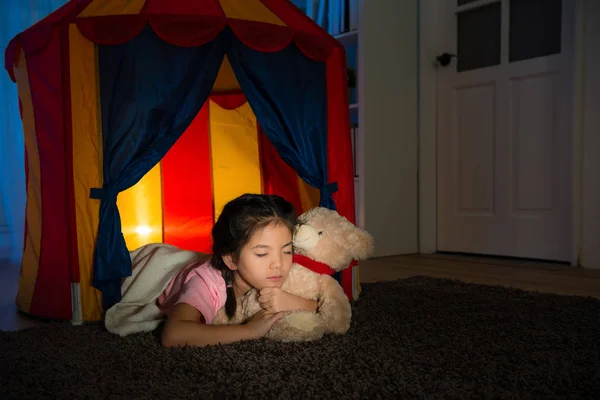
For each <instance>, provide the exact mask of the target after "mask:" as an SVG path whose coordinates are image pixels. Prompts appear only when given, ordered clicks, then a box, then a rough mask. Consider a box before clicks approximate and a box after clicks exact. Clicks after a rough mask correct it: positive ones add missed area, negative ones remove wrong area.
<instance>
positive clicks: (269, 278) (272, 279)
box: [267, 276, 281, 281]
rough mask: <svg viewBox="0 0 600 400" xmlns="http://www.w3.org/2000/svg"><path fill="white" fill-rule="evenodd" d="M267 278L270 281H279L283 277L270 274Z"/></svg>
mask: <svg viewBox="0 0 600 400" xmlns="http://www.w3.org/2000/svg"><path fill="white" fill-rule="evenodd" d="M267 279H268V280H270V281H278V280H280V279H281V276H270V277H268V278H267Z"/></svg>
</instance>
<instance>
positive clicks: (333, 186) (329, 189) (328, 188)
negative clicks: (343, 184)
mask: <svg viewBox="0 0 600 400" xmlns="http://www.w3.org/2000/svg"><path fill="white" fill-rule="evenodd" d="M319 190H320V191H321V193H322V194H324V195H331V194H332V193H335V192H337V191H338V184H337V182H330V183H328V184H326V185H324V186H321V188H320V189H319Z"/></svg>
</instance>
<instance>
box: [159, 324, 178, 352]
mask: <svg viewBox="0 0 600 400" xmlns="http://www.w3.org/2000/svg"><path fill="white" fill-rule="evenodd" d="M160 343H161V345H162V347H163V348H165V349H168V348H171V347H178V346H180V345H181V344H180V343H179V340H178V338H177V335H176V334H175V332H174V330H173V329H168V327H165V329H164V330H163V332H162V335H161V338H160Z"/></svg>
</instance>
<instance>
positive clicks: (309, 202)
mask: <svg viewBox="0 0 600 400" xmlns="http://www.w3.org/2000/svg"><path fill="white" fill-rule="evenodd" d="M296 178H297V180H298V193H299V194H300V203H301V204H302V212H304V211H308V210H310V209H311V208H315V207H317V206H318V205H319V200H320V198H321V194H320V193H319V189H317V188H314V187H312V186H311V185H309V184H308V183H306V182H305V181H304V179H302V178H300V177H299V176H297V175H296ZM290 184H291V182H290Z"/></svg>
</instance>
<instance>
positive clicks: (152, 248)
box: [104, 243, 208, 336]
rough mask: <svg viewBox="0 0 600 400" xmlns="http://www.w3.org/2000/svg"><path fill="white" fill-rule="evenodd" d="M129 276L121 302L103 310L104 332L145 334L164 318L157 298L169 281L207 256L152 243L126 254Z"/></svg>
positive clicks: (123, 289)
mask: <svg viewBox="0 0 600 400" xmlns="http://www.w3.org/2000/svg"><path fill="white" fill-rule="evenodd" d="M129 254H130V256H131V264H132V273H131V276H129V277H127V278H125V280H124V281H123V283H122V285H121V295H122V298H121V301H120V302H119V303H117V304H115V305H113V306H112V307H111V308H109V309H108V310H107V311H106V315H105V317H104V325H105V327H106V329H107V330H108V331H109V332H111V333H114V334H117V335H119V336H127V335H130V334H132V333H138V332H148V331H152V330H154V329H156V328H157V327H158V325H159V324H160V323H161V321H163V320H164V319H165V316H164V314H163V313H162V312H161V310H160V308H159V307H158V306H157V305H156V299H158V297H159V296H160V294H161V293H162V292H163V291H164V290H165V288H166V287H167V285H168V283H169V281H170V280H171V279H172V278H173V277H174V276H175V275H176V274H177V272H179V271H180V270H181V269H182V268H183V267H185V266H186V265H188V264H189V263H191V262H193V261H202V260H203V259H207V257H208V256H207V255H206V254H202V253H198V252H195V251H190V250H182V249H180V248H178V247H175V246H172V245H168V244H162V243H153V244H148V245H145V246H142V247H140V248H138V249H136V250H134V251H132V252H130V253H129Z"/></svg>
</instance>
